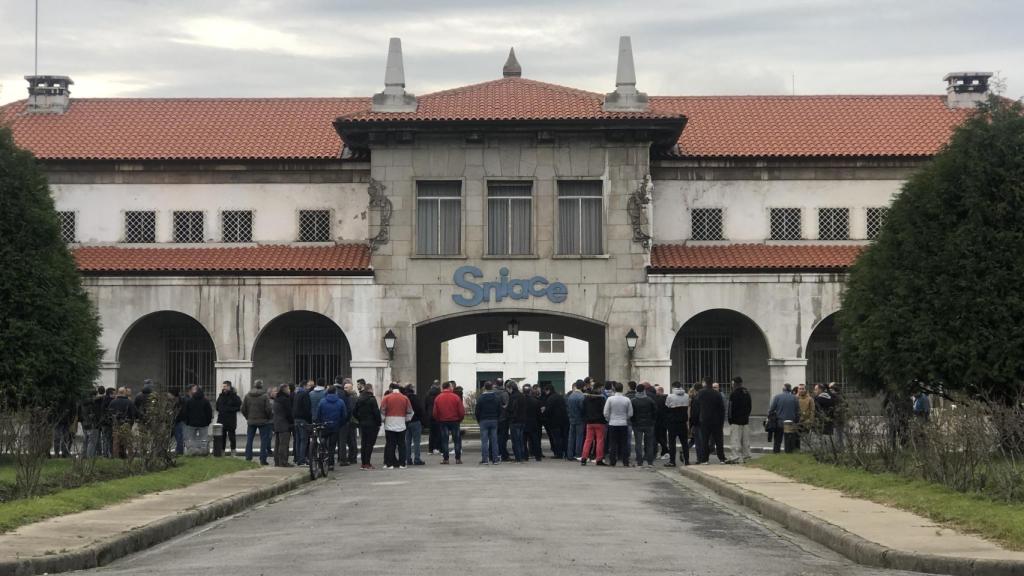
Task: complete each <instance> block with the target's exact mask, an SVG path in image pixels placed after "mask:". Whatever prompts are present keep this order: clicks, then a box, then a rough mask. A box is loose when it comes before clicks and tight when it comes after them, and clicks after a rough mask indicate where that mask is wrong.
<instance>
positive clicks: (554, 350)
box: [540, 332, 565, 354]
mask: <svg viewBox="0 0 1024 576" xmlns="http://www.w3.org/2000/svg"><path fill="white" fill-rule="evenodd" d="M564 352H565V336H562V335H561V334H552V333H551V332H541V333H540V353H541V354H562V353H564Z"/></svg>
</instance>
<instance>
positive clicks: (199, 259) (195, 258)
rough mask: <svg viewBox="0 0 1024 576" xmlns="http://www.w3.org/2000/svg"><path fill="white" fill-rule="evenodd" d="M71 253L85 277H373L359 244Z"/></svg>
mask: <svg viewBox="0 0 1024 576" xmlns="http://www.w3.org/2000/svg"><path fill="white" fill-rule="evenodd" d="M73 253H74V256H75V260H76V261H77V263H78V269H79V270H80V271H81V272H82V273H83V274H88V275H120V274H165V275H166V274H196V273H202V274H210V273H224V274H243V273H244V274H280V273H283V274H297V273H308V274H327V275H336V274H353V275H362V274H366V275H370V274H372V273H373V272H372V268H371V267H370V248H369V247H368V246H367V245H365V244H336V245H333V246H285V245H265V246H239V247H224V248H214V247H196V248H153V247H145V248H127V247H123V246H84V247H81V248H75V249H74V250H73Z"/></svg>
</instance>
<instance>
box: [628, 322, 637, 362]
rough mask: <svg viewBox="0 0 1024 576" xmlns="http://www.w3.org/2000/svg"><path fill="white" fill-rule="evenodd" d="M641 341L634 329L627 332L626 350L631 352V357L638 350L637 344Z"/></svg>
mask: <svg viewBox="0 0 1024 576" xmlns="http://www.w3.org/2000/svg"><path fill="white" fill-rule="evenodd" d="M639 341H640V337H639V336H637V334H636V331H635V330H633V329H632V328H630V329H629V332H626V348H627V349H628V350H629V355H630V356H632V355H633V352H634V351H635V350H636V343H637V342H639Z"/></svg>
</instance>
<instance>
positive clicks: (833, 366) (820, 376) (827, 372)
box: [807, 347, 846, 386]
mask: <svg viewBox="0 0 1024 576" xmlns="http://www.w3.org/2000/svg"><path fill="white" fill-rule="evenodd" d="M807 368H808V370H807V372H808V374H809V378H808V379H807V380H808V381H807V385H808V386H811V385H813V384H828V383H829V382H838V383H840V384H845V383H846V375H845V374H843V363H842V359H841V358H840V357H839V348H838V347H835V348H815V349H813V350H812V351H811V357H810V358H808V363H807Z"/></svg>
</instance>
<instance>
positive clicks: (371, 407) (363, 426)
mask: <svg viewBox="0 0 1024 576" xmlns="http://www.w3.org/2000/svg"><path fill="white" fill-rule="evenodd" d="M352 415H353V417H355V418H356V419H357V420H359V440H360V450H359V457H360V460H361V462H362V468H363V470H373V464H370V459H371V458H372V457H373V444H374V443H375V442H376V441H377V434H378V433H379V432H380V425H381V423H382V421H383V420H382V419H381V416H380V406H379V405H378V404H377V398H376V397H374V395H373V386H371V385H370V384H367V385H366V386H364V387H363V389H362V391H361V392H359V399H357V400H356V405H355V411H354V412H353V414H352Z"/></svg>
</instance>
